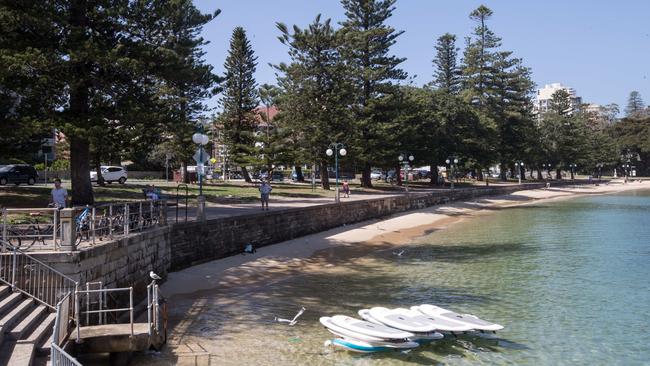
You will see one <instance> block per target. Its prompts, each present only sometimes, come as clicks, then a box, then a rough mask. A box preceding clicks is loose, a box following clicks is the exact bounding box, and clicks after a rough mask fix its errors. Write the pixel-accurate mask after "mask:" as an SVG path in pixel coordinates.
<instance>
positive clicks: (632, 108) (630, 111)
mask: <svg viewBox="0 0 650 366" xmlns="http://www.w3.org/2000/svg"><path fill="white" fill-rule="evenodd" d="M644 108H645V105H644V104H643V99H641V93H639V92H638V91H636V90H635V91H632V92H631V93H630V96H629V97H628V98H627V106H626V107H625V115H626V116H627V117H632V118H634V117H639V116H640V115H642V114H643V112H644Z"/></svg>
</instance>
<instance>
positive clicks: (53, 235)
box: [52, 209, 59, 250]
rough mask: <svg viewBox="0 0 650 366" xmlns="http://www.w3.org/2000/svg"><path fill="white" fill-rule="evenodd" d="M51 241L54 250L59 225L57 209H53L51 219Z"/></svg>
mask: <svg viewBox="0 0 650 366" xmlns="http://www.w3.org/2000/svg"><path fill="white" fill-rule="evenodd" d="M52 220H53V222H52V228H53V229H52V243H54V250H56V247H57V245H56V233H57V231H58V230H57V228H58V227H59V210H58V209H54V218H53V219H52Z"/></svg>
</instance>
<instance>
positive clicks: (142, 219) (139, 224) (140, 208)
mask: <svg viewBox="0 0 650 366" xmlns="http://www.w3.org/2000/svg"><path fill="white" fill-rule="evenodd" d="M143 225H144V218H143V217H142V201H140V204H139V205H138V226H139V229H140V231H142V226H143Z"/></svg>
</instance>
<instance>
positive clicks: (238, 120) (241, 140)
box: [221, 27, 259, 182]
mask: <svg viewBox="0 0 650 366" xmlns="http://www.w3.org/2000/svg"><path fill="white" fill-rule="evenodd" d="M256 67H257V57H256V56H255V54H254V52H253V48H252V47H251V44H250V42H249V40H248V38H247V37H246V31H245V30H244V28H242V27H237V28H235V29H234V30H233V33H232V37H231V39H230V50H229V51H228V57H227V58H226V62H225V63H224V68H225V69H226V72H225V89H224V92H223V97H222V98H221V104H222V106H223V114H222V121H223V123H224V128H225V133H226V139H227V141H228V144H229V149H230V151H229V153H230V156H231V157H232V160H233V161H234V162H235V163H237V164H240V165H241V169H242V173H243V175H244V179H246V181H247V182H250V181H251V178H250V175H249V173H248V171H247V169H246V165H248V164H251V163H252V162H253V160H252V159H253V157H254V154H253V152H254V144H255V129H256V126H257V120H256V117H255V114H254V110H255V108H256V107H257V106H258V102H259V94H258V91H257V83H256V82H255V76H254V74H255V69H256Z"/></svg>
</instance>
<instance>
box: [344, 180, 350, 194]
mask: <svg viewBox="0 0 650 366" xmlns="http://www.w3.org/2000/svg"><path fill="white" fill-rule="evenodd" d="M343 197H345V198H350V183H348V181H347V179H346V180H344V181H343Z"/></svg>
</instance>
